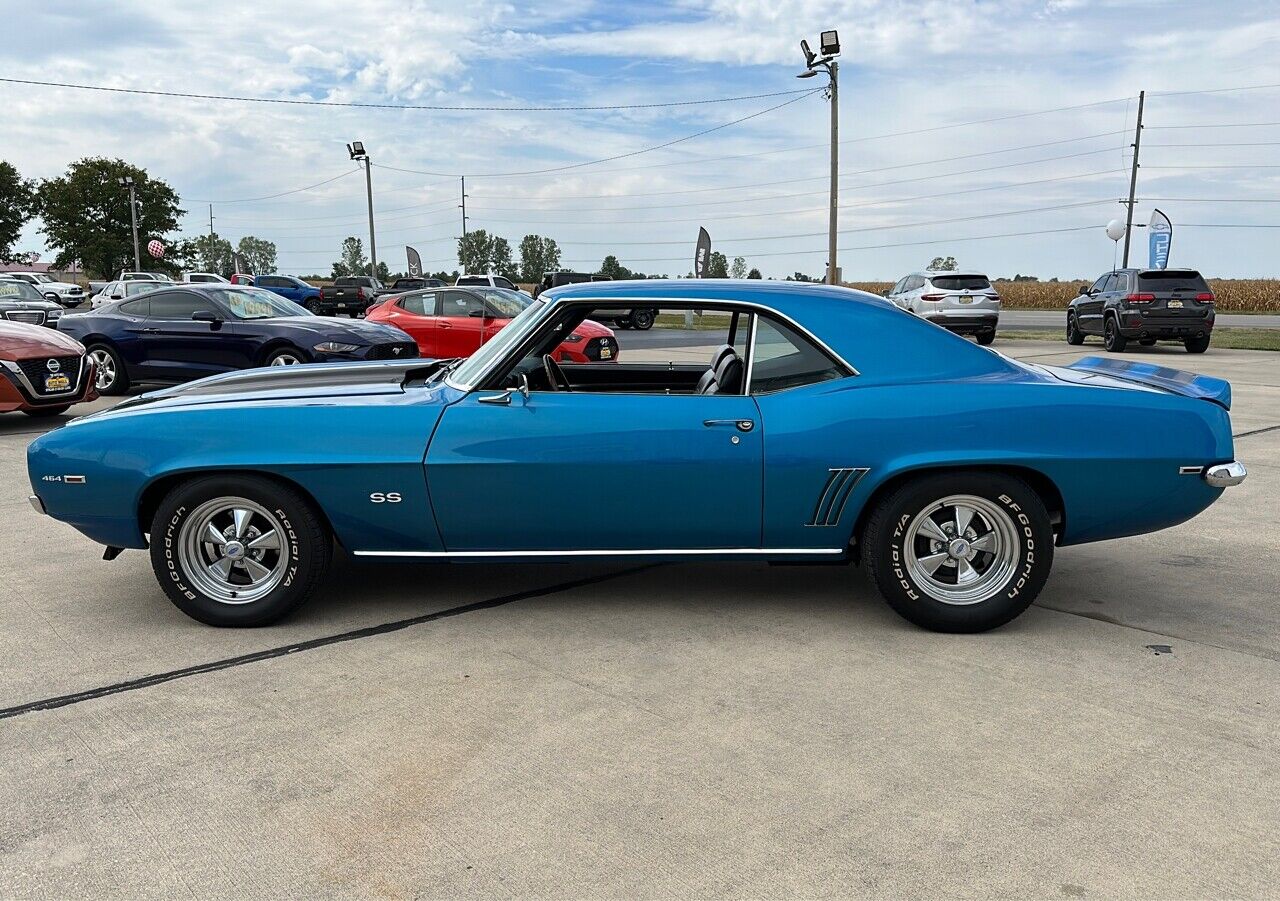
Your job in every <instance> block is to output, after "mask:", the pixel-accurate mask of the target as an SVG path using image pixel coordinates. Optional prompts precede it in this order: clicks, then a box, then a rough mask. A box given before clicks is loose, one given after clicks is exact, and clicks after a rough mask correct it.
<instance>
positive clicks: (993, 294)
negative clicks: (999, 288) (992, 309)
mask: <svg viewBox="0 0 1280 901" xmlns="http://www.w3.org/2000/svg"><path fill="white" fill-rule="evenodd" d="M987 300H994V301H997V302H999V300H1000V295H999V294H997V293H996V292H994V291H989V292H988V293H987Z"/></svg>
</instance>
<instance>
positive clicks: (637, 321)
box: [631, 310, 657, 332]
mask: <svg viewBox="0 0 1280 901" xmlns="http://www.w3.org/2000/svg"><path fill="white" fill-rule="evenodd" d="M656 318H657V317H656V316H655V315H654V311H653V310H632V311H631V325H632V326H633V327H635V328H637V329H639V330H640V331H642V332H647V331H649V329H651V328H653V323H654V321H655V319H656Z"/></svg>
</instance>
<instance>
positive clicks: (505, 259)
mask: <svg viewBox="0 0 1280 901" xmlns="http://www.w3.org/2000/svg"><path fill="white" fill-rule="evenodd" d="M489 262H490V264H491V268H490V269H489V271H490V272H492V273H493V274H494V275H501V276H503V277H504V278H509V279H511V280H512V281H513V282H514V281H516V280H518V279H519V277H520V273H519V272H517V271H516V264H515V262H513V261H512V259H511V245H510V244H509V243H508V242H507V239H506V238H499V237H497V236H496V235H495V236H494V238H493V245H492V255H491V257H490V260H489Z"/></svg>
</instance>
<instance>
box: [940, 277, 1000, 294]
mask: <svg viewBox="0 0 1280 901" xmlns="http://www.w3.org/2000/svg"><path fill="white" fill-rule="evenodd" d="M929 281H931V282H933V286H934V287H935V288H937V289H938V290H939V291H985V290H987V289H988V288H990V287H991V282H989V281H987V277H986V276H985V275H935V276H933V277H932V278H931V279H929Z"/></svg>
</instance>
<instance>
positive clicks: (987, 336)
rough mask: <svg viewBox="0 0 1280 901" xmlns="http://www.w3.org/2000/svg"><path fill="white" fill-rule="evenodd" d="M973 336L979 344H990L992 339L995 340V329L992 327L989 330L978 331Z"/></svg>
mask: <svg viewBox="0 0 1280 901" xmlns="http://www.w3.org/2000/svg"><path fill="white" fill-rule="evenodd" d="M974 337H976V338H977V339H978V343H979V344H981V345H983V346H984V347H985V346H986V345H988V344H990V343H991V342H992V341H994V340H996V330H995V329H992V330H991V331H989V332H978V334H977V335H975V336H974Z"/></svg>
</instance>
